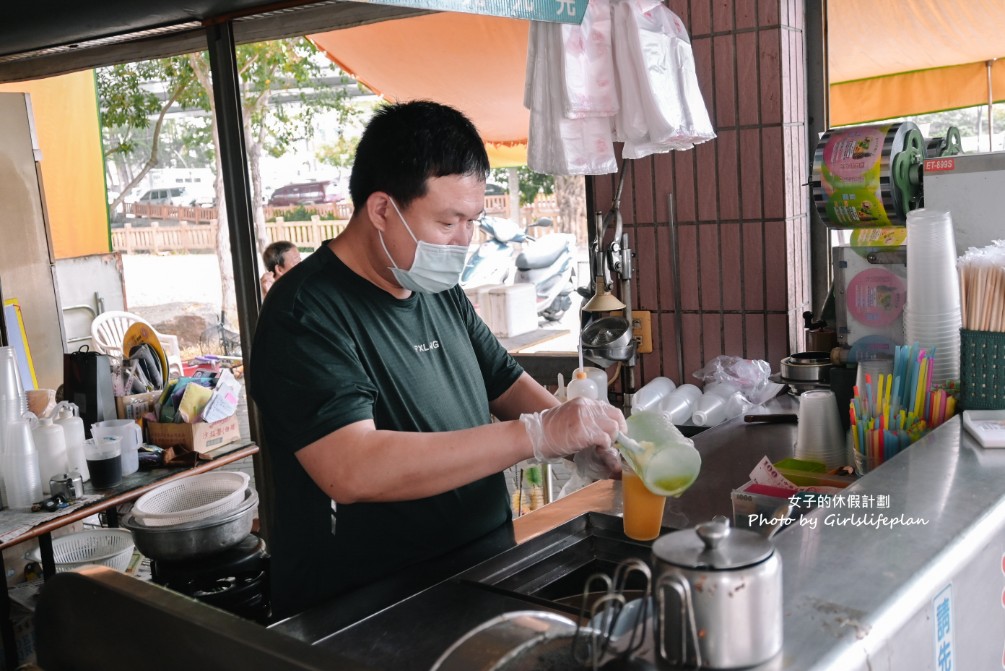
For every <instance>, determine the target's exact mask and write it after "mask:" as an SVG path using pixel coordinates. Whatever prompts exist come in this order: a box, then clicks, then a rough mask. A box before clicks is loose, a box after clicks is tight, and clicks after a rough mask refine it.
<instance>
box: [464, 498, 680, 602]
mask: <svg viewBox="0 0 1005 671" xmlns="http://www.w3.org/2000/svg"><path fill="white" fill-rule="evenodd" d="M671 531H673V529H670V528H665V529H664V530H663V532H662V533H670V532H671ZM661 535H662V534H661ZM651 557H652V543H651V542H644V541H635V540H632V539H630V538H628V537H627V536H625V535H624V532H623V530H622V522H621V518H620V517H615V516H613V515H606V514H603V513H586V514H584V515H581V516H579V517H577V518H575V519H573V520H570V521H568V522H566V523H565V524H563V525H561V526H559V527H556V528H555V529H552V530H551V531H549V532H548V533H546V534H543V535H542V536H539V537H537V538H535V539H532V540H530V541H528V542H526V543H524V544H522V545H519V546H517V547H515V548H513V549H511V550H507V551H506V552H503V553H502V554H500V555H498V556H496V557H493V558H492V559H490V560H488V561H486V562H483V563H482V564H479V565H478V566H476V567H474V568H472V569H470V570H469V571H466V572H465V573H462V574H461V575H460V576H459V579H461V580H465V581H471V582H475V583H478V584H479V585H482V586H483V587H490V588H492V589H494V590H498V591H499V592H503V593H506V594H509V595H520V596H522V597H523V598H525V599H528V600H530V601H532V602H538V603H539V605H547V606H549V607H552V608H557V609H560V610H565V611H568V612H571V613H574V614H575V613H578V612H579V608H580V604H581V600H582V594H583V590H584V588H585V586H586V584H587V581H588V579H589V578H590V576H592V575H594V574H596V573H604V574H606V575H607V576H609V577H610V576H613V575H614V571H615V569H616V568H617V566H618V564H619V563H621V562H622V561H625V560H628V559H641V560H642V561H644V562H646V563H647V564H651ZM644 588H645V584H644V578H643V577H642V576H641V575H640V574H638V573H632V574H631V575H629V579H628V581H627V583H626V585H625V589H626V590H628V591H641V590H643V589H644ZM597 589H601V586H600V585H599V584H598V586H597Z"/></svg>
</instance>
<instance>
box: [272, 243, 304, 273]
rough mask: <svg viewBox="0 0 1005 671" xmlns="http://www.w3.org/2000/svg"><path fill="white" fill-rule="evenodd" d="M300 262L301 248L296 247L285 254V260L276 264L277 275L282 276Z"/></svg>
mask: <svg viewBox="0 0 1005 671" xmlns="http://www.w3.org/2000/svg"><path fill="white" fill-rule="evenodd" d="M298 263H300V250H299V249H297V248H296V247H294V248H293V249H291V250H290V251H288V252H286V253H285V254H283V262H282V263H281V264H279V265H277V266H276V271H275V272H276V277H280V276H282V275H283V274H284V273H286V272H288V271H289V270H290V268H292V267H293V266H295V265H297V264H298Z"/></svg>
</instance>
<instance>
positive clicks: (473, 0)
mask: <svg viewBox="0 0 1005 671" xmlns="http://www.w3.org/2000/svg"><path fill="white" fill-rule="evenodd" d="M362 1H363V2H370V1H371V0H362ZM586 3H587V0H374V1H373V4H378V5H395V6H397V7H413V8H415V9H431V10H436V11H440V12H464V13H467V14H486V15H488V16H505V17H508V18H511V19H529V20H531V21H551V22H553V23H575V24H579V23H582V21H583V14H585V13H586Z"/></svg>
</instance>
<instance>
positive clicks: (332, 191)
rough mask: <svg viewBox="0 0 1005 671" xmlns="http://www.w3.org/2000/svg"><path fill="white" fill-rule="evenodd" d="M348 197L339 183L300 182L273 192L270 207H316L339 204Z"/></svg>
mask: <svg viewBox="0 0 1005 671" xmlns="http://www.w3.org/2000/svg"><path fill="white" fill-rule="evenodd" d="M345 197H346V193H345V189H344V188H340V187H339V185H338V183H336V182H333V181H329V180H324V181H320V182H300V183H297V184H287V185H286V186H281V187H279V188H278V189H276V190H275V191H273V192H272V197H271V198H269V205H272V206H273V207H285V206H288V205H315V204H317V203H337V202H339V201H340V200H343V199H344V198H345Z"/></svg>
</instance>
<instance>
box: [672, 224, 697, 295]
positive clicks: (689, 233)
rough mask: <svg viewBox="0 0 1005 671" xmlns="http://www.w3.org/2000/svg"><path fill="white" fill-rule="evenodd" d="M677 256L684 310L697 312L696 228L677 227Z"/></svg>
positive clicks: (687, 226)
mask: <svg viewBox="0 0 1005 671" xmlns="http://www.w3.org/2000/svg"><path fill="white" fill-rule="evenodd" d="M677 239H678V241H679V242H678V256H677V262H678V263H680V294H681V303H682V307H683V308H684V309H685V310H699V309H701V304H700V303H699V301H698V227H697V226H695V225H694V224H684V225H681V226H678V227H677Z"/></svg>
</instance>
